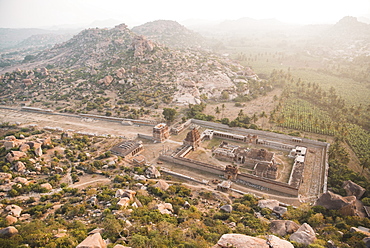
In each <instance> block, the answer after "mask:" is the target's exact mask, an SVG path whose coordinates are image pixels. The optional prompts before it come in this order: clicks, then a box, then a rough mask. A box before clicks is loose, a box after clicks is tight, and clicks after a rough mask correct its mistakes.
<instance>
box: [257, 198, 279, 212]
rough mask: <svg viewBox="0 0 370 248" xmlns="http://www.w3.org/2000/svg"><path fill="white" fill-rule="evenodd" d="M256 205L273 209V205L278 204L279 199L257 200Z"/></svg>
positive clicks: (276, 205)
mask: <svg viewBox="0 0 370 248" xmlns="http://www.w3.org/2000/svg"><path fill="white" fill-rule="evenodd" d="M258 206H259V207H260V208H269V209H271V210H273V209H274V207H278V206H279V201H277V200H259V201H258Z"/></svg>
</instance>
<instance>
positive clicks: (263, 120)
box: [260, 111, 267, 129]
mask: <svg viewBox="0 0 370 248" xmlns="http://www.w3.org/2000/svg"><path fill="white" fill-rule="evenodd" d="M266 117H267V115H266V112H265V111H262V113H261V114H260V118H262V129H263V128H264V125H265V119H264V118H266Z"/></svg>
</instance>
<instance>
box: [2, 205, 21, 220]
mask: <svg viewBox="0 0 370 248" xmlns="http://www.w3.org/2000/svg"><path fill="white" fill-rule="evenodd" d="M5 210H6V211H8V212H9V215H13V216H14V217H19V216H20V215H21V212H22V210H23V209H22V208H21V207H19V206H17V205H14V204H13V205H9V206H7V207H6V208H5Z"/></svg>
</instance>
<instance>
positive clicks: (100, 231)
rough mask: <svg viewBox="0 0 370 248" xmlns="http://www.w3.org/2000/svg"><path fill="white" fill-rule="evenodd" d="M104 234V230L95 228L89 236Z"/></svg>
mask: <svg viewBox="0 0 370 248" xmlns="http://www.w3.org/2000/svg"><path fill="white" fill-rule="evenodd" d="M103 232H104V228H95V229H94V230H92V231H90V232H89V233H88V235H91V234H95V233H100V234H102V233H103Z"/></svg>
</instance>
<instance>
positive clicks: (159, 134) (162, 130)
mask: <svg viewBox="0 0 370 248" xmlns="http://www.w3.org/2000/svg"><path fill="white" fill-rule="evenodd" d="M169 137H170V130H169V128H168V126H167V124H166V123H159V124H157V125H156V126H155V127H153V139H154V141H156V142H159V143H162V142H163V141H165V140H166V139H168V138H169Z"/></svg>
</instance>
